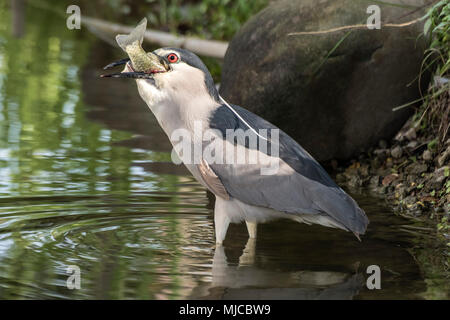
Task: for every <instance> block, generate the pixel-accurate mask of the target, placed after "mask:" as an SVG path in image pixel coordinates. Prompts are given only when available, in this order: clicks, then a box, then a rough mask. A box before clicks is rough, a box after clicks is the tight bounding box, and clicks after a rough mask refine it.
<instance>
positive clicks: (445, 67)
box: [424, 0, 450, 76]
mask: <svg viewBox="0 0 450 320" xmlns="http://www.w3.org/2000/svg"><path fill="white" fill-rule="evenodd" d="M426 18H427V20H426V21H425V25H424V35H425V36H428V37H429V39H430V48H429V50H428V52H434V53H437V54H438V55H439V58H440V59H439V60H440V63H438V64H437V74H438V75H440V76H444V75H446V74H448V72H449V70H450V0H441V1H439V2H438V3H436V4H435V5H434V6H433V7H432V8H431V9H430V10H429V11H428V13H427V15H426ZM430 57H431V56H430Z"/></svg>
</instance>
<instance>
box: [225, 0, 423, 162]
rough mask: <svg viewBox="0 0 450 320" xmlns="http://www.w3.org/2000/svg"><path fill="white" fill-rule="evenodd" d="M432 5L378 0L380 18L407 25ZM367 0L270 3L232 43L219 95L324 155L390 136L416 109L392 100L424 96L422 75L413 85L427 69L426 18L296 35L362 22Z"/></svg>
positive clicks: (338, 155) (344, 153) (341, 154)
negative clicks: (423, 22)
mask: <svg viewBox="0 0 450 320" xmlns="http://www.w3.org/2000/svg"><path fill="white" fill-rule="evenodd" d="M389 2H390V3H393V4H404V2H403V1H401V0H391V1H389ZM425 3H427V1H426V0H409V1H408V7H409V8H404V7H403V8H402V7H400V6H395V5H389V4H387V5H386V4H383V3H381V2H380V3H377V5H378V6H380V8H381V12H382V15H381V19H382V21H383V22H384V21H386V22H395V23H402V22H406V21H410V20H413V19H414V18H417V17H421V16H422V15H423V13H424V11H423V10H422V9H420V10H417V8H421V7H423V5H424V4H425ZM367 7H368V4H367V3H366V2H365V1H354V0H322V1H317V0H280V1H273V2H270V4H269V6H268V7H267V8H266V9H264V10H262V11H261V12H260V13H258V14H257V15H256V16H254V17H253V18H251V19H250V20H249V21H248V22H247V23H246V24H245V25H244V26H243V27H242V29H241V30H240V31H239V32H238V33H237V34H236V35H235V37H234V38H233V39H232V41H231V42H230V45H229V48H228V50H227V53H226V55H225V60H224V65H223V71H222V80H221V87H220V93H221V95H222V96H223V97H224V98H225V99H226V100H227V101H228V102H229V103H234V104H238V105H241V106H242V107H245V108H247V109H249V110H250V111H253V112H255V113H257V114H258V115H260V116H262V117H264V118H265V119H267V120H269V121H270V122H272V123H274V124H275V125H278V126H279V127H280V128H281V129H283V130H284V131H286V132H287V133H288V134H289V135H291V136H292V137H293V138H294V139H296V140H297V141H298V142H300V144H302V146H303V147H304V148H305V149H306V150H308V151H309V152H310V153H311V154H312V155H313V156H315V157H316V158H317V159H318V160H321V161H327V160H330V159H333V158H335V159H338V160H339V159H348V158H350V157H352V156H354V155H356V154H357V153H359V152H360V151H361V150H364V149H366V148H368V147H369V146H371V145H375V144H377V143H378V141H380V140H381V139H385V140H390V138H391V137H392V136H393V135H394V134H395V133H396V132H397V131H398V130H399V129H400V127H401V126H402V125H403V123H404V122H405V120H406V119H407V118H408V116H409V115H410V114H411V112H412V111H413V108H403V109H401V110H398V111H396V112H392V108H394V107H396V106H400V105H402V104H405V103H408V102H410V101H413V100H416V99H418V98H419V97H420V94H419V88H418V85H417V82H415V83H414V84H412V85H408V84H409V83H410V82H412V81H413V80H414V79H415V78H416V77H417V75H418V74H419V73H420V70H421V63H422V60H423V51H424V48H425V45H424V41H423V40H424V39H423V37H420V38H419V37H418V35H419V34H420V32H421V31H423V26H422V25H421V23H415V24H412V25H409V26H405V27H399V28H381V29H380V30H369V29H367V28H357V29H353V30H352V32H350V33H349V32H348V30H347V31H346V30H344V31H336V32H324V33H322V34H319V35H317V34H313V35H311V34H306V35H305V34H303V35H289V34H290V33H293V32H303V31H317V30H328V29H332V28H336V27H340V26H345V25H356V24H361V22H362V21H366V20H367V18H368V14H367V13H366V10H367ZM411 7H414V8H413V9H411ZM338 43H339V46H337V47H336V45H337V44H338ZM428 78H429V77H425V78H424V79H422V81H421V84H422V85H423V86H424V88H425V87H426V86H427V84H428Z"/></svg>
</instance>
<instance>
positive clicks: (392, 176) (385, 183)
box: [381, 173, 398, 186]
mask: <svg viewBox="0 0 450 320" xmlns="http://www.w3.org/2000/svg"><path fill="white" fill-rule="evenodd" d="M397 178H398V174H396V173H392V174H390V175H388V176H386V177H384V179H383V181H382V182H381V183H382V184H383V186H388V185H390V184H391V183H392V182H393V181H394V180H396V179H397Z"/></svg>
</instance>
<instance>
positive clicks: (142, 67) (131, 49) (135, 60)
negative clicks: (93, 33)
mask: <svg viewBox="0 0 450 320" xmlns="http://www.w3.org/2000/svg"><path fill="white" fill-rule="evenodd" d="M146 29H147V19H146V18H144V19H142V20H141V21H140V22H139V24H138V25H137V27H136V28H134V29H133V30H132V31H131V33H130V34H119V35H117V36H116V42H117V44H118V45H119V47H121V48H122V50H123V51H125V52H126V54H127V55H128V56H129V57H130V60H131V67H132V69H133V71H137V72H145V73H150V74H154V73H158V72H166V71H167V69H166V67H165V65H166V64H165V63H164V61H161V58H160V57H159V56H157V55H155V54H154V53H152V52H148V53H147V52H145V50H144V49H143V48H142V43H143V41H144V34H145V30H146Z"/></svg>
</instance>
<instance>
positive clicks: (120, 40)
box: [116, 18, 147, 52]
mask: <svg viewBox="0 0 450 320" xmlns="http://www.w3.org/2000/svg"><path fill="white" fill-rule="evenodd" d="M146 29H147V18H144V19H142V20H141V22H139V24H138V25H137V27H136V28H135V29H133V31H131V33H130V34H119V35H117V36H116V41H117V44H118V45H119V46H120V47H121V48H122V49H123V50H124V51H125V52H126V48H127V46H129V45H131V44H133V43H134V42H136V41H139V44H140V45H142V42H143V41H144V34H145V30H146Z"/></svg>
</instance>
